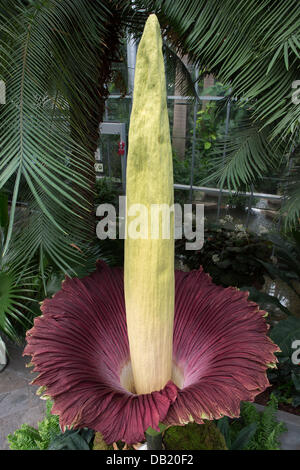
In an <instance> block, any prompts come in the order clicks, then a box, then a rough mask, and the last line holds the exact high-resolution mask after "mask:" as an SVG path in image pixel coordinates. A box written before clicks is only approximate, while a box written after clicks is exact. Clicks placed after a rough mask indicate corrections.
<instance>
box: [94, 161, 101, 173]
mask: <svg viewBox="0 0 300 470" xmlns="http://www.w3.org/2000/svg"><path fill="white" fill-rule="evenodd" d="M94 166H95V171H96V172H97V173H102V172H103V163H95V165H94Z"/></svg>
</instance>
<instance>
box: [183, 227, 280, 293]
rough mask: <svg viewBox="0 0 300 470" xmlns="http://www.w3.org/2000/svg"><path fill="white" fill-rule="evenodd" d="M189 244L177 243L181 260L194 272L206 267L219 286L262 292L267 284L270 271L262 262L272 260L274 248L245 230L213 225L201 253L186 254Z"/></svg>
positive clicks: (205, 234) (191, 252)
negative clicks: (260, 260) (251, 286)
mask: <svg viewBox="0 0 300 470" xmlns="http://www.w3.org/2000/svg"><path fill="white" fill-rule="evenodd" d="M185 243H186V240H185V239H182V240H178V241H177V243H176V254H177V256H181V259H182V261H183V263H184V264H187V265H188V267H189V268H190V269H199V267H200V266H201V265H202V266H203V268H204V270H205V272H207V273H209V274H210V275H211V277H212V279H213V282H214V283H215V284H221V285H223V286H225V287H227V286H235V287H242V286H245V285H247V286H248V285H255V286H257V287H258V288H260V287H261V286H262V285H263V284H264V278H263V274H264V273H265V272H266V269H265V268H264V266H263V265H262V264H261V263H260V262H259V261H258V258H259V259H263V260H268V259H269V258H270V255H271V247H272V244H271V243H270V242H268V241H266V240H263V239H262V238H261V237H259V236H257V235H255V234H252V233H249V232H247V231H245V230H244V229H243V227H239V226H237V228H236V229H235V230H232V229H227V228H226V229H225V228H224V227H221V226H219V225H216V224H211V225H210V226H207V228H206V229H205V232H204V245H203V247H202V248H201V250H198V251H186V250H185Z"/></svg>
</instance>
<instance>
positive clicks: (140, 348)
mask: <svg viewBox="0 0 300 470" xmlns="http://www.w3.org/2000/svg"><path fill="white" fill-rule="evenodd" d="M126 195H127V209H126V228H127V239H126V240H125V274H124V283H125V302H126V317H127V327H128V336H129V346H130V356H131V364H132V371H133V379H134V386H135V391H136V393H138V394H142V393H150V392H153V391H155V390H160V389H162V388H163V387H164V386H165V385H166V383H167V382H168V380H170V379H171V374H172V347H173V320H174V220H173V219H174V217H173V213H172V211H170V212H169V214H170V216H169V217H168V216H167V214H168V211H165V212H164V211H163V210H162V211H161V212H160V213H159V212H156V214H158V213H159V215H160V217H159V219H157V218H155V217H153V214H154V213H155V211H156V210H157V209H158V206H155V205H157V204H159V205H164V206H160V207H162V208H163V207H164V208H165V209H166V208H170V207H172V205H173V166H172V150H171V142H170V131H169V119H168V111H167V96H166V82H165V71H164V60H163V55H162V39H161V33H160V26H159V23H158V20H157V18H156V16H155V15H150V16H149V18H148V20H147V22H146V25H145V29H144V33H143V36H142V39H141V41H140V44H139V48H138V53H137V61H136V71H135V83H134V96H133V107H132V113H131V120H130V129H129V149H128V162H127V191H126ZM136 204H138V205H139V206H135V205H136ZM153 205H154V206H153ZM153 211H154V212H153ZM151 212H152V217H151ZM162 214H164V215H165V219H163V218H162ZM139 218H140V220H142V221H143V222H146V223H144V224H142V225H143V227H142V226H141V227H140V233H139V234H136V232H137V231H135V235H133V236H131V231H132V230H130V229H132V228H134V227H136V224H137V219H139ZM166 218H167V219H168V221H169V223H170V232H169V236H166V233H167V232H165V233H164V231H163V220H164V223H166V222H167V221H166ZM157 220H159V223H157ZM167 235H168V234H167Z"/></svg>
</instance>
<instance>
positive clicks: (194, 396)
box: [24, 15, 278, 444]
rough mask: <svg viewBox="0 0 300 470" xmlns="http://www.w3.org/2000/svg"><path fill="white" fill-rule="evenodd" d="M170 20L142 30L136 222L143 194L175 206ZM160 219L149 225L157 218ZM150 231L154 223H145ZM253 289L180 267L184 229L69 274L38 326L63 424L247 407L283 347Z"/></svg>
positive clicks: (133, 164) (120, 426) (145, 199)
mask: <svg viewBox="0 0 300 470" xmlns="http://www.w3.org/2000/svg"><path fill="white" fill-rule="evenodd" d="M161 45H162V42H161V36H160V28H159V24H158V21H157V18H156V16H155V15H151V16H150V17H149V19H148V21H147V23H146V26H145V30H144V34H143V37H142V39H141V42H140V45H139V50H138V56H137V64H136V77H135V89H134V102H133V109H132V115H131V123H130V133H129V154H128V168H127V229H128V233H129V231H130V225H131V223H133V221H134V216H135V215H136V214H135V211H134V210H132V207H134V206H133V204H136V203H138V204H143V205H144V206H145V207H146V208H148V209H149V208H150V206H151V204H167V205H172V202H173V176H172V154H171V145H170V133H169V123H168V115H167V105H166V86H165V75H164V64H163V56H162V50H161ZM148 230H149V229H148ZM146 235H147V234H146ZM247 295H248V294H247V293H245V292H240V291H239V290H237V289H235V288H231V287H229V288H226V289H225V288H223V287H220V286H216V285H214V284H213V282H212V281H211V279H210V277H209V276H208V275H207V274H205V273H204V272H203V270H202V269H200V270H199V271H192V272H190V273H183V272H180V271H177V272H175V273H174V236H173V231H172V230H171V236H170V237H169V239H164V238H163V236H162V233H161V231H159V236H158V238H154V237H153V238H152V239H151V237H145V238H132V237H130V236H128V238H127V240H126V241H125V269H124V272H123V270H122V269H121V268H110V267H108V266H107V265H106V264H105V263H103V262H99V263H98V264H97V270H96V272H95V273H93V274H91V275H89V276H86V277H84V278H83V279H77V278H74V279H71V278H67V279H66V280H65V281H64V282H63V285H62V289H61V290H60V291H59V292H58V293H57V294H55V295H54V297H53V298H51V299H46V300H45V301H44V302H43V304H42V307H41V309H42V316H40V317H38V318H36V319H35V322H34V327H33V328H32V329H31V330H30V331H28V334H27V346H26V348H25V351H24V354H25V355H31V356H32V363H33V364H34V366H35V369H34V370H35V371H36V372H38V373H39V375H38V377H37V378H36V379H35V380H34V381H33V383H35V384H38V385H40V386H41V387H43V389H45V395H47V396H49V397H51V399H53V401H54V407H53V410H52V412H53V413H55V414H58V415H59V416H60V422H61V425H62V427H63V428H65V427H68V426H73V427H75V428H78V427H89V428H91V429H94V430H96V431H100V432H101V433H102V435H103V437H104V439H105V440H106V442H107V443H112V442H114V441H117V440H124V441H125V442H126V443H128V444H132V443H135V442H139V441H141V440H143V438H144V435H145V431H146V430H147V429H148V428H149V427H151V428H153V429H154V430H157V431H159V423H164V424H166V425H178V424H185V423H188V422H189V421H193V420H194V421H196V422H197V423H203V421H204V420H212V419H218V418H221V417H222V416H224V415H226V416H231V417H237V416H239V411H240V402H241V401H242V400H245V401H253V400H254V397H255V396H256V395H257V394H258V393H260V392H261V391H263V390H264V389H265V388H266V387H267V386H268V385H269V383H268V380H267V376H266V369H267V368H268V367H270V366H275V363H276V358H275V356H274V352H276V351H278V347H277V346H276V345H275V344H273V343H272V341H271V340H270V339H269V338H268V336H267V330H268V326H267V324H266V321H265V316H266V313H265V312H264V311H261V310H259V307H258V306H257V305H256V304H255V303H253V302H249V301H248V300H247Z"/></svg>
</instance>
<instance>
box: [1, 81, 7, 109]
mask: <svg viewBox="0 0 300 470" xmlns="http://www.w3.org/2000/svg"><path fill="white" fill-rule="evenodd" d="M5 103H6V87H5V82H4V81H3V80H0V104H5Z"/></svg>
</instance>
